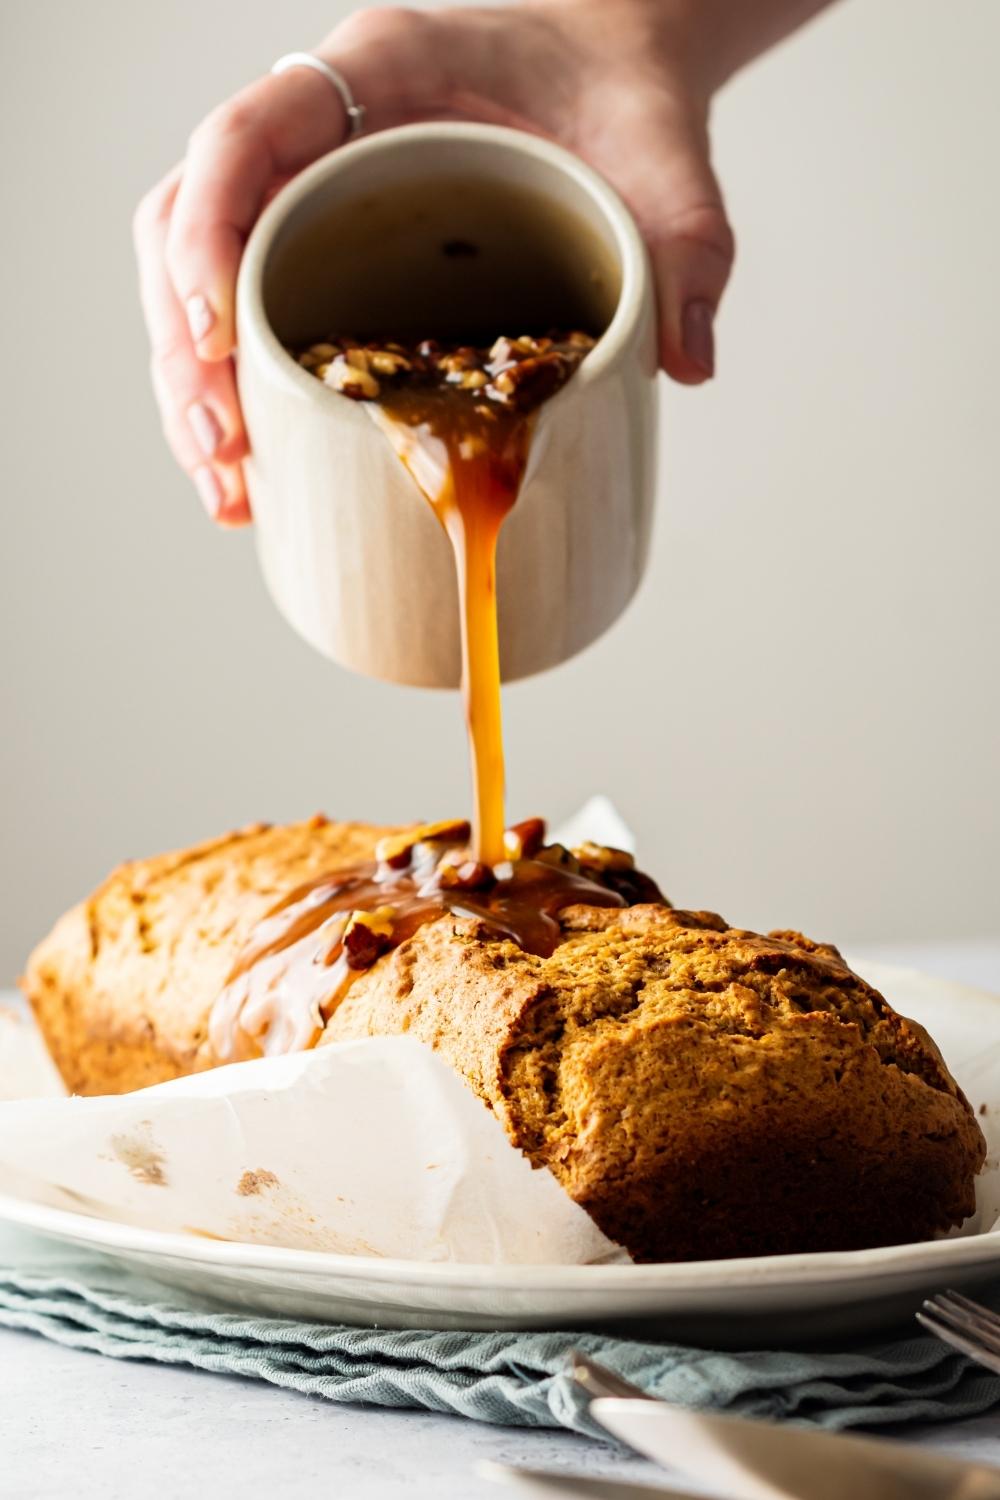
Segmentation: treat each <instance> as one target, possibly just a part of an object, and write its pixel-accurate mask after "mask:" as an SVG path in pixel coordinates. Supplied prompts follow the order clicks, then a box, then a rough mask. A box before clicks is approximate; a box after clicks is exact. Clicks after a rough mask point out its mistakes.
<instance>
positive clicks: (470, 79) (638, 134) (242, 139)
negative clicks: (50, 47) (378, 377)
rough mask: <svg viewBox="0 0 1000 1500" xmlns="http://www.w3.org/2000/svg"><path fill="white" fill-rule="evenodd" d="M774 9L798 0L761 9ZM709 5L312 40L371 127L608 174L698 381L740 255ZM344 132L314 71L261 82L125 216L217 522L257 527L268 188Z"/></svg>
mask: <svg viewBox="0 0 1000 1500" xmlns="http://www.w3.org/2000/svg"><path fill="white" fill-rule="evenodd" d="M730 3H731V0H730ZM781 3H784V4H785V5H786V6H787V5H788V4H789V0H764V3H763V4H762V8H763V9H767V8H768V7H770V8H771V9H774V7H775V5H779V6H780V4H781ZM791 3H793V4H796V5H797V7H798V9H800V10H801V9H802V8H803V0H791ZM739 4H740V5H744V4H745V0H739ZM817 4H818V0H813V4H812V7H811V8H813V9H815V8H817ZM709 8H710V6H709V3H708V0H524V3H521V4H518V5H512V6H509V7H507V8H504V9H499V8H495V9H494V8H491V9H474V10H473V9H469V10H466V9H452V10H448V9H446V10H440V11H432V12H413V11H407V10H397V9H385V10H367V11H361V12H358V13H357V14H355V15H353V16H351V17H350V18H349V19H348V20H347V21H345V22H344V23H343V24H342V25H340V26H338V27H337V28H336V30H334V31H333V32H332V33H331V34H330V36H329V37H327V38H326V40H325V41H324V42H323V43H322V44H321V46H320V47H319V48H317V51H318V53H319V55H320V56H322V57H324V58H325V59H327V60H328V61H329V62H330V63H332V64H333V65H334V66H336V67H337V68H338V69H340V71H341V72H342V73H343V74H344V76H345V77H346V78H347V79H348V81H349V83H350V85H351V88H352V90H353V92H354V95H355V97H356V99H357V100H358V101H359V102H360V103H362V104H364V106H365V109H366V112H367V117H366V127H367V128H368V129H369V130H380V129H383V128H385V127H386V126H390V125H398V124H402V123H405V122H407V121H412V120H423V119H433V118H441V117H445V118H463V119H474V120H484V121H490V122H493V123H495V124H504V125H512V126H516V127H520V128H522V129H525V130H531V131H535V132H537V133H539V134H543V135H546V136H549V137H551V138H552V139H554V140H557V141H560V142H562V143H563V144H564V145H566V146H568V147H569V148H570V150H573V151H575V152H577V153H578V154H579V155H580V156H582V157H584V158H585V159H586V160H587V161H589V162H590V163H591V164H592V165H593V166H595V167H596V168H597V169H598V170H599V171H600V172H602V173H603V174H604V175H605V176H606V177H607V178H609V179H610V181H611V182H612V183H614V185H615V186H616V187H617V188H618V190H619V192H620V193H621V194H622V196H623V197H624V198H625V200H626V201H627V202H628V204H629V205H630V207H631V208H632V211H633V213H634V214H635V216H636V218H637V220H638V222H639V225H640V227H641V229H642V231H643V233H644V235H645V238H646V240H647V243H648V245H649V249H650V253H651V256H652V261H653V267H654V272H655V278H656V287H657V294H658V299H659V327H660V359H661V363H662V365H663V368H664V369H665V370H666V371H667V373H668V374H669V375H671V376H673V378H674V379H675V380H679V381H683V382H684V383H685V384H689V385H695V384H698V383H699V382H701V381H703V380H707V379H708V378H709V377H710V376H711V375H712V373H713V370H714V364H715V351H714V335H713V319H714V315H715V311H716V309H717V307H718V304H719V299H720V298H721V296H722V292H723V288H724V287H725V284H726V280H727V278H728V276H729V269H730V265H731V263H732V258H733V236H732V233H731V231H730V228H729V224H728V222H727V220H726V214H725V210H724V208H723V204H722V198H721V195H720V192H719V187H718V184H717V182H716V180H715V177H714V175H713V173H712V168H711V165H710V161H709V147H708V132H707V116H708V104H709V99H710V95H711V92H712V89H713V87H714V86H715V85H716V84H717V83H718V81H719V79H720V70H719V69H714V68H713V66H712V64H711V62H710V61H708V60H707V58H708V51H709V50H710V49H706V46H705V45H704V35H703V34H701V35H700V34H699V32H698V30H697V27H698V24H699V23H698V21H697V20H696V19H692V18H696V17H698V16H700V15H702V14H703V13H706V12H707V11H708V10H709ZM715 19H716V20H717V19H718V18H717V17H716V18H715ZM711 29H712V27H711V26H710V27H709V30H711ZM715 30H716V34H718V35H722V29H721V28H719V27H718V26H716V28H715ZM346 127H347V121H346V117H345V113H344V109H343V106H342V104H341V103H340V101H339V99H338V97H337V95H336V93H335V91H334V90H333V89H332V88H331V87H330V84H329V82H328V80H326V79H325V78H323V77H322V76H321V75H319V74H317V73H316V72H314V71H313V70H310V69H308V68H295V69H291V70H289V71H288V72H286V73H282V74H280V75H278V76H274V75H270V74H269V75H268V76H266V77H264V78H261V79H259V80H258V81H257V82H255V83H252V84H251V85H250V86H249V87H248V88H245V89H243V90H242V91H241V92H240V93H239V94H237V95H236V96H235V97H234V98H233V99H231V100H229V101H228V102H227V103H225V104H223V105H221V106H220V107H219V108H218V109H216V110H214V111H213V112H212V113H211V114H210V115H209V116H208V117H207V119H205V120H204V121H203V122H202V124H201V125H199V126H198V128H197V129H196V130H195V132H194V134H193V135H192V136H191V140H190V143H189V147H188V152H187V155H186V157H185V159H184V161H183V163H182V164H181V165H180V166H178V167H176V168H175V169H174V170H173V171H172V172H171V173H170V174H169V175H168V176H167V177H166V178H165V179H164V180H163V181H162V182H161V183H160V184H159V185H158V186H157V187H155V188H154V189H153V190H152V192H150V193H149V194H148V195H147V196H146V197H145V198H144V199H143V201H142V203H141V204H140V206H139V209H138V211H137V213H136V217H135V243H136V251H137V254H138V259H139V272H140V284H141V293H142V304H143V309H144V312H145V317H146V323H147V326H148V328H149V334H150V339H151V342H152V350H153V355H152V373H153V385H154V389H155V392H156V397H157V401H158V403H159V407H160V412H161V416H162V420H163V426H164V431H165V433H166V437H167V441H168V443H169V444H170V447H171V449H172V451H173V454H174V457H175V458H176V459H177V461H178V463H179V464H180V465H181V467H182V468H183V469H184V470H185V471H186V472H187V473H188V474H189V475H190V476H191V477H192V479H193V480H194V483H195V485H196V488H197V490H198V493H199V495H200V496H201V499H202V501H203V503H204V505H205V508H206V510H207V511H208V512H209V514H210V515H211V516H212V517H213V518H214V519H215V520H217V521H219V522H221V523H223V524H225V525H230V526H232V525H240V524H242V523H244V522H246V521H248V520H249V519H250V510H249V506H248V504H247V498H246V490H245V487H244V483H243V475H242V469H241V460H242V459H243V457H244V456H245V454H246V451H247V444H246V435H245V432H244V429H243V423H242V418H241V415H240V409H239V401H238V399H237V391H236V381H235V374H234V368H233V361H232V355H233V349H234V346H235V317H234V296H235V286H236V273H237V270H238V267H239V263H240V256H241V254H242V251H243V246H244V243H245V241H246V237H247V235H248V233H249V231H250V229H251V228H252V226H253V223H254V221H255V219H256V218H257V216H258V214H259V213H260V211H261V209H262V208H263V206H264V205H265V204H266V203H267V201H268V200H269V198H270V197H271V196H272V195H273V194H274V192H275V191H276V190H277V189H278V188H279V187H280V186H282V185H283V184H284V183H285V182H287V181H288V179H289V178H290V177H292V176H294V174H295V173H296V172H299V171H300V170H301V169H302V168H303V167H305V166H307V165H308V164H309V163H310V162H312V161H314V160H315V159H316V158H317V157H319V156H321V155H322V154H324V153H325V152H327V151H329V150H330V149H331V148H333V147H335V146H337V145H338V144H339V143H341V142H342V141H343V140H344V138H345V135H346V133H347V131H346Z"/></svg>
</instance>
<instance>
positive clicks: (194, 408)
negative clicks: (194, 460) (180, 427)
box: [187, 401, 222, 472]
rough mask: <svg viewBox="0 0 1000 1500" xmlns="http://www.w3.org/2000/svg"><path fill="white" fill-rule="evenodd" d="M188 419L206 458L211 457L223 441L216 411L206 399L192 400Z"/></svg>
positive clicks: (195, 438)
mask: <svg viewBox="0 0 1000 1500" xmlns="http://www.w3.org/2000/svg"><path fill="white" fill-rule="evenodd" d="M187 419H188V426H189V427H190V428H191V431H192V432H193V433H194V440H195V442H196V443H197V444H198V447H199V448H200V449H201V451H202V453H204V455H205V457H206V458H211V457H212V455H213V454H214V453H215V452H216V451H217V450H218V447H219V444H220V443H221V442H222V428H221V426H220V425H219V419H218V417H217V416H216V415H215V412H214V411H213V410H212V408H211V407H210V406H206V405H205V403H204V401H192V403H191V405H190V406H189V407H188V409H187ZM209 472H211V471H209Z"/></svg>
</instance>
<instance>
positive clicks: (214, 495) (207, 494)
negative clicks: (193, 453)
mask: <svg viewBox="0 0 1000 1500" xmlns="http://www.w3.org/2000/svg"><path fill="white" fill-rule="evenodd" d="M191 478H192V479H193V480H194V487H195V489H196V490H197V491H198V497H199V499H200V500H201V503H202V505H203V506H204V507H205V509H206V511H207V512H208V514H209V515H210V516H211V518H212V520H213V521H217V520H218V519H219V511H220V510H221V509H222V498H223V497H222V485H221V484H220V483H219V476H218V474H216V472H215V470H214V469H212V468H210V467H209V465H208V464H202V466H201V468H200V469H195V471H194V473H193V474H192V475H191Z"/></svg>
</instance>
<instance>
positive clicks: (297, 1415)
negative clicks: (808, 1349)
mask: <svg viewBox="0 0 1000 1500" xmlns="http://www.w3.org/2000/svg"><path fill="white" fill-rule="evenodd" d="M865 952H866V954H867V956H869V957H871V958H873V959H879V960H882V961H885V962H889V963H900V964H905V965H908V966H910V967H912V968H919V969H923V970H924V971H925V972H927V973H935V974H940V975H942V976H944V977H945V978H950V979H957V980H961V981H963V982H964V983H966V984H972V985H978V986H980V987H981V988H984V989H993V990H996V991H997V992H1000V940H982V941H976V942H954V943H938V944H919V945H917V944H910V945H907V946H906V947H901V946H899V945H895V946H893V945H888V944H886V945H883V946H880V947H877V948H876V947H869V948H868V949H866V950H865ZM859 956H860V955H859ZM900 1435H902V1436H905V1440H906V1441H908V1442H913V1443H920V1444H926V1445H928V1446H931V1447H935V1448H937V1449H939V1450H942V1451H945V1452H949V1453H953V1454H955V1455H957V1456H961V1457H965V1458H976V1459H981V1460H984V1461H987V1462H992V1463H994V1464H996V1465H998V1466H1000V1411H998V1412H997V1413H996V1414H991V1415H989V1416H986V1417H979V1418H977V1419H975V1420H972V1421H968V1422H959V1423H951V1424H948V1425H947V1426H937V1427H927V1428H920V1429H914V1428H910V1429H907V1430H906V1432H905V1434H900ZM481 1459H494V1460H497V1461H500V1462H505V1463H524V1464H530V1465H533V1466H535V1467H538V1468H550V1469H554V1470H558V1471H560V1472H562V1473H564V1474H569V1473H577V1474H587V1475H593V1476H597V1475H614V1477H615V1478H617V1479H619V1480H633V1481H635V1482H637V1483H638V1482H643V1481H644V1482H646V1483H649V1484H656V1483H657V1482H658V1481H659V1482H660V1483H666V1482H667V1481H666V1478H665V1476H664V1475H663V1473H662V1471H660V1470H657V1469H654V1468H653V1466H652V1465H649V1464H646V1463H644V1462H642V1461H641V1460H639V1459H634V1460H633V1459H625V1458H622V1457H621V1456H620V1454H619V1453H618V1452H616V1451H615V1450H613V1449H611V1448H609V1447H605V1446H603V1445H602V1444H599V1443H593V1442H589V1441H588V1440H586V1439H584V1438H578V1437H575V1436H574V1435H573V1434H571V1433H560V1432H552V1431H532V1430H524V1429H521V1428H496V1427H486V1426H483V1425H481V1424H479V1423H474V1422H468V1421H465V1420H463V1419H461V1418H457V1417H443V1416H437V1415H433V1414H430V1413H426V1412H396V1411H385V1410H382V1409H379V1408H371V1407H367V1408H366V1407H357V1406H339V1405H335V1404H333V1403H331V1402H326V1401H323V1400H322V1399H321V1398H319V1397H309V1396H300V1395H298V1394H296V1393H293V1392H288V1391H280V1390H276V1389H273V1388H271V1387H269V1386H264V1385H262V1384H260V1383H258V1382H256V1381H252V1380H243V1379H239V1378H237V1377H234V1376H220V1375H210V1374H203V1373H201V1372H199V1371H195V1370H186V1369H179V1368H177V1369H175V1368H170V1367H166V1366H162V1365H152V1364H150V1365H145V1364H133V1363H131V1362H123V1361H117V1360H110V1359H103V1358H101V1357H100V1356H98V1355H93V1354H87V1353H82V1352H80V1351H78V1350H73V1349H63V1348H60V1347H59V1346H58V1345H56V1344H51V1343H48V1342H47V1341H45V1340H43V1339H41V1338H37V1337H35V1336H34V1335H31V1334H23V1333H11V1332H7V1331H4V1330H0V1496H2V1497H3V1500H22V1497H24V1500H27V1497H31V1500H35V1497H44V1496H69V1495H72V1496H74V1497H80V1500H91V1497H93V1500H98V1497H99V1500H118V1497H121V1500H126V1497H127V1500H146V1497H162V1496H172V1495H184V1496H193V1497H202V1496H206V1497H213V1500H215V1497H217V1500H228V1497H230V1496H231V1497H233V1500H252V1497H255V1496H267V1497H268V1500H273V1497H276V1496H283V1495H293V1494H294V1495H296V1496H313V1495H315V1496H323V1497H329V1500H397V1497H401V1496H406V1497H408V1500H416V1497H419V1500H425V1497H426V1500H490V1497H494V1500H500V1497H501V1496H503V1495H505V1494H507V1493H514V1492H511V1491H507V1490H505V1489H501V1488H500V1487H498V1486H496V1485H494V1484H492V1483H489V1482H487V1481H486V1480H483V1479H479V1478H477V1477H476V1475H475V1473H474V1465H475V1464H476V1463H477V1462H478V1461H479V1460H481Z"/></svg>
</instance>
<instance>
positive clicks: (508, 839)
mask: <svg viewBox="0 0 1000 1500" xmlns="http://www.w3.org/2000/svg"><path fill="white" fill-rule="evenodd" d="M544 843H545V820H544V818H525V819H524V820H523V822H521V823H512V824H511V826H510V827H509V828H508V829H507V831H506V833H505V834H504V836H503V847H504V853H505V854H506V855H507V857H508V859H534V857H535V855H536V854H537V853H538V851H539V849H540V848H541V847H542V845H543V844H544Z"/></svg>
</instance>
